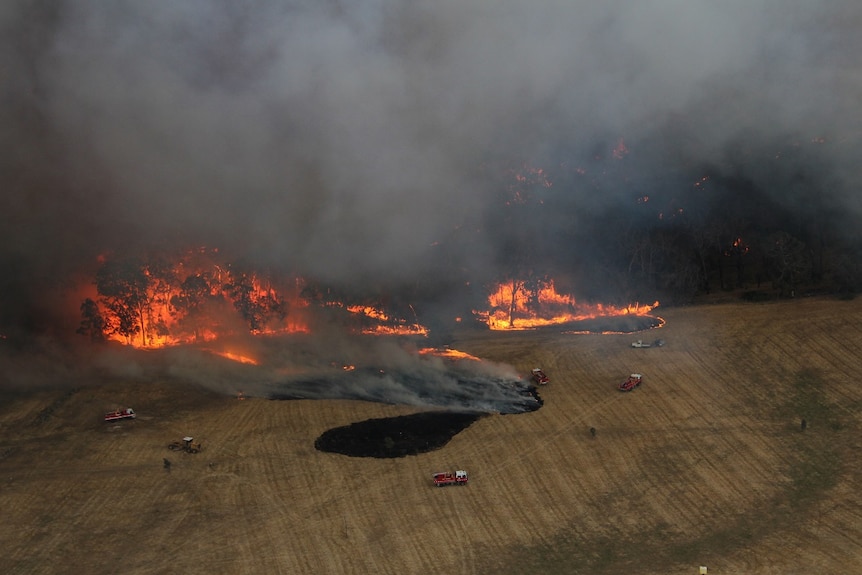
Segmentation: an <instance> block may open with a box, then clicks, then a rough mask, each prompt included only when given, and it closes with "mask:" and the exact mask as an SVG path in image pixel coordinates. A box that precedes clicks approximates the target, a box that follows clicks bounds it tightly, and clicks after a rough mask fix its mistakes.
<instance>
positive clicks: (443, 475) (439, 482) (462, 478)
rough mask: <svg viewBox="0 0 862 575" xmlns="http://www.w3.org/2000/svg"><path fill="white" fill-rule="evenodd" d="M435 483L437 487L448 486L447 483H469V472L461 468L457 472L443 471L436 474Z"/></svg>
mask: <svg viewBox="0 0 862 575" xmlns="http://www.w3.org/2000/svg"><path fill="white" fill-rule="evenodd" d="M434 485H436V486H437V487H446V486H447V485H467V472H466V471H464V470H463V469H459V470H458V471H456V472H455V473H452V472H451V471H441V472H439V473H435V474H434Z"/></svg>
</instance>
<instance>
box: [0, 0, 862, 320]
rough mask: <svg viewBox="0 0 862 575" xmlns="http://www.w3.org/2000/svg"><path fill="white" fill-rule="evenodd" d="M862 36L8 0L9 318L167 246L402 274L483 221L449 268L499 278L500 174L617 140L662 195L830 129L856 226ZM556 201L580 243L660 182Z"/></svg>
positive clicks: (755, 22) (641, 20)
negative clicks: (76, 282)
mask: <svg viewBox="0 0 862 575" xmlns="http://www.w3.org/2000/svg"><path fill="white" fill-rule="evenodd" d="M860 25H862V5H860V4H859V3H858V2H856V1H853V0H836V1H832V2H808V1H803V0H746V1H743V0H733V1H726V2H721V3H717V2H709V1H706V0H689V1H681V0H656V1H653V2H637V3H633V2H621V1H608V2H587V1H582V0H576V1H548V2H527V1H519V0H513V1H506V2H483V1H479V0H467V1H464V0H458V1H457V2H436V3H434V4H433V6H430V7H429V6H423V5H416V4H414V3H409V2H398V1H385V0H363V1H359V2H340V1H335V0H331V1H327V2H316V1H315V2H311V1H299V0H297V1H293V2H281V1H267V0H262V1H243V2H232V1H221V2H181V3H174V2H162V3H152V2H132V1H125V0H117V1H114V2H110V3H97V4H96V3H91V2H84V1H74V0H73V1H66V2H63V1H48V0H43V1H26V2H25V1H11V2H5V3H4V4H3V5H2V7H0V30H2V35H0V38H2V40H0V46H2V51H0V59H2V60H0V61H2V65H3V69H4V71H5V74H4V75H5V77H6V81H5V82H4V85H3V88H2V92H0V114H2V121H3V125H4V130H3V131H2V133H0V138H2V146H3V154H2V158H0V178H2V179H0V183H2V186H3V200H2V210H0V218H2V221H0V237H2V242H0V265H2V266H3V269H4V272H3V278H2V280H0V295H2V298H0V300H2V303H0V312H2V313H0V325H2V324H7V325H9V324H14V323H26V322H28V321H32V316H33V315H40V314H41V315H44V314H49V313H50V312H51V311H52V309H53V306H54V305H60V304H59V303H56V304H55V303H54V302H53V301H45V300H44V299H43V297H42V294H43V293H44V290H45V289H48V288H51V289H52V290H56V289H57V288H58V287H59V288H64V287H67V286H65V285H64V284H63V280H64V279H72V278H75V279H77V277H78V276H77V275H76V274H78V273H79V272H80V273H87V272H89V271H91V270H92V268H93V266H94V264H95V261H96V258H97V256H98V255H100V254H103V253H106V252H109V251H112V252H116V253H123V252H131V251H134V250H137V249H142V248H149V247H152V246H158V245H162V244H165V245H172V246H177V245H181V246H186V245H189V246H197V245H208V246H218V247H220V248H221V249H222V250H226V251H229V252H230V253H231V254H232V255H233V256H235V257H238V258H244V259H246V260H249V261H252V262H254V263H256V264H259V265H261V266H266V267H267V268H269V269H283V270H285V271H286V272H290V273H302V274H309V275H312V276H315V277H319V278H322V279H324V280H333V281H342V282H347V281H350V280H351V278H357V277H369V276H374V277H383V278H388V279H391V280H392V281H394V282H398V281H409V279H410V278H411V277H412V276H414V275H417V274H421V273H423V272H425V271H426V270H425V269H424V268H425V266H427V265H428V262H429V261H431V259H432V258H433V256H434V255H435V249H436V248H435V246H437V245H439V242H446V241H447V240H448V239H449V238H451V237H453V235H455V234H456V233H458V230H473V229H479V228H481V229H484V230H485V232H484V233H483V234H481V235H477V236H475V237H473V238H472V239H471V241H470V242H465V243H464V245H463V249H459V250H453V252H452V254H451V255H450V256H449V257H451V258H454V259H455V260H456V261H454V262H451V265H452V266H453V267H457V266H459V265H460V266H463V267H481V266H482V265H485V263H486V262H490V261H493V259H494V256H495V255H496V254H497V253H498V251H499V250H500V249H501V248H500V246H499V244H498V243H497V241H496V239H497V238H496V235H495V233H494V231H493V230H494V226H493V225H492V219H491V216H492V214H493V212H492V211H491V208H490V207H489V206H493V205H494V204H493V199H494V198H495V197H496V196H495V195H494V194H495V193H496V188H497V187H498V186H499V183H500V182H499V180H495V179H494V178H488V177H485V176H487V173H484V172H483V170H482V168H481V167H482V166H496V165H500V164H506V163H507V162H531V163H532V164H533V165H539V166H542V165H551V164H554V165H559V164H560V163H568V164H570V165H571V166H572V167H575V166H580V165H582V164H583V165H585V166H586V169H587V170H589V169H591V166H590V165H589V162H590V161H591V159H593V158H595V157H596V155H597V154H599V153H600V154H604V155H610V150H611V149H612V148H613V146H614V145H615V144H616V143H617V142H618V141H619V140H620V139H621V138H624V139H625V142H626V144H627V146H628V149H629V151H630V155H629V158H627V161H630V162H631V164H632V166H630V168H629V169H630V170H632V171H633V172H636V173H639V174H641V175H642V177H643V181H655V179H656V178H659V179H660V178H661V177H662V176H661V174H663V173H666V172H667V173H674V170H677V169H679V167H680V166H698V165H712V166H723V165H725V164H726V163H728V162H731V161H733V162H735V163H736V166H735V167H734V168H733V171H734V172H739V171H740V170H741V171H743V172H745V176H746V177H747V178H749V179H751V180H753V181H755V182H760V183H763V182H764V181H766V180H767V179H768V178H770V177H772V175H773V170H774V168H771V167H770V168H767V167H765V166H764V165H763V164H762V163H759V162H761V160H762V159H763V158H771V157H774V156H775V154H776V150H778V149H780V148H782V147H785V148H786V147H787V146H788V145H790V143H791V142H794V141H799V142H802V143H803V144H805V145H807V144H808V142H810V141H811V140H812V139H814V138H822V139H823V141H825V142H826V144H825V145H828V146H830V147H829V148H828V149H825V151H823V152H822V153H816V154H807V155H805V156H804V158H803V159H802V160H800V162H801V163H803V164H804V166H802V167H799V166H795V167H794V168H793V170H796V169H797V168H799V169H802V168H805V169H804V171H805V174H806V177H808V178H809V180H811V179H813V180H814V181H815V184H814V185H819V184H821V183H822V185H824V186H826V185H828V186H829V187H830V190H831V193H833V194H834V201H835V202H836V205H837V207H838V208H839V209H840V210H842V211H844V212H846V213H849V214H851V215H856V216H858V215H859V213H860V211H862V206H860V200H859V195H858V194H855V195H854V192H855V189H856V188H855V186H856V184H857V177H858V175H857V170H856V164H855V162H856V159H855V156H856V151H857V150H858V142H859V130H860V123H859V114H858V106H859V102H860V99H859V97H860V94H862V86H860V83H862V75H860V72H862V69H860V67H861V66H862V63H860V61H859V59H858V57H857V55H858V54H859V53H860V51H862V40H860V36H859V34H858V30H859V29H860ZM740 155H741V156H742V157H743V161H741V162H740V161H739V157H740ZM745 158H751V165H750V166H746V165H745V161H744V159H745ZM740 164H742V165H743V167H741V168H740V167H739V166H740ZM719 169H720V168H719ZM782 169H783V168H779V169H777V171H778V173H779V175H780V174H781V173H782ZM784 171H785V172H788V170H787V169H784ZM629 173H632V172H629ZM651 178H652V179H651ZM560 188H561V187H558V188H557V189H556V190H555V193H559V194H563V193H569V194H571V198H570V199H569V200H567V203H566V205H568V206H571V207H572V209H571V210H570V211H566V212H565V213H563V214H556V215H557V219H556V220H553V221H554V222H555V223H556V222H565V225H566V226H568V227H569V228H577V227H578V226H579V225H581V223H582V222H585V221H586V220H587V219H588V218H589V217H591V215H592V214H595V213H597V212H600V211H602V210H612V209H615V208H616V206H618V205H620V204H621V203H623V202H631V201H632V197H633V196H634V195H637V194H638V193H641V194H643V193H651V192H653V190H650V189H644V190H632V189H630V188H627V187H619V186H605V187H602V188H601V190H600V191H598V192H597V191H596V189H595V188H594V187H590V186H581V187H571V188H569V189H560ZM777 188H778V189H772V190H768V193H769V194H770V195H772V196H774V197H776V198H779V199H780V198H781V194H782V193H783V189H781V187H780V186H777ZM686 193H691V192H690V191H686V190H679V194H683V195H685V194H686ZM679 194H677V195H679ZM678 201H679V202H686V201H687V202H689V203H692V202H700V201H705V200H703V199H702V198H698V197H695V196H691V197H683V198H682V199H678ZM555 225H556V224H555ZM554 231H555V229H551V230H547V232H548V233H549V234H553V233H554ZM62 303H63V304H64V305H65V304H66V303H67V302H66V301H65V300H64V301H63V302H62ZM72 305H73V306H75V305H76V304H74V303H73V304H72ZM73 309H76V307H73Z"/></svg>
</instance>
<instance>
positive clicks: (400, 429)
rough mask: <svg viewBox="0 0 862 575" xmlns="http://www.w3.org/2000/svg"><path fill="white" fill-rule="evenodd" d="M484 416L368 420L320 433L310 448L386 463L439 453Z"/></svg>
mask: <svg viewBox="0 0 862 575" xmlns="http://www.w3.org/2000/svg"><path fill="white" fill-rule="evenodd" d="M485 415H487V414H483V413H453V412H446V411H439V412H438V411H430V412H424V413H414V414H412V415H402V416H399V417H385V418H380V419H368V420H366V421H360V422H358V423H351V424H350V425H346V426H343V427H336V428H334V429H330V430H328V431H326V432H324V433H323V434H322V435H321V436H320V437H318V438H317V441H315V442H314V447H315V448H316V449H318V450H319V451H325V452H328V453H340V454H342V455H347V456H350V457H376V458H379V459H387V458H398V457H405V456H407V455H418V454H420V453H427V452H429V451H434V450H436V449H440V448H441V447H443V446H444V445H446V444H447V443H449V441H450V440H451V439H452V438H453V437H455V436H456V435H457V434H459V433H460V432H462V431H464V430H465V429H467V428H468V427H470V425H472V424H473V423H474V422H475V421H477V420H478V419H479V418H481V417H484V416H485Z"/></svg>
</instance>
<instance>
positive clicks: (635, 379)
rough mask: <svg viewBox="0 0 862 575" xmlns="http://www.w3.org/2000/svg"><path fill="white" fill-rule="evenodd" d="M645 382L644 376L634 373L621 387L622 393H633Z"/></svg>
mask: <svg viewBox="0 0 862 575" xmlns="http://www.w3.org/2000/svg"><path fill="white" fill-rule="evenodd" d="M643 381H644V376H643V375H642V374H640V373H633V374H631V375H630V376H628V378H626V380H625V381H623V382H622V383H621V384H620V385H619V390H620V391H632V390H633V389H635V388H636V387H640V384H642V383H643Z"/></svg>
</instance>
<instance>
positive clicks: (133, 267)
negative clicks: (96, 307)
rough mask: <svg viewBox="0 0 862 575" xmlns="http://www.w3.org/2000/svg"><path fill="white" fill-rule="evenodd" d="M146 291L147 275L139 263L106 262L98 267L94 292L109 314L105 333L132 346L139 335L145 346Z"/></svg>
mask: <svg viewBox="0 0 862 575" xmlns="http://www.w3.org/2000/svg"><path fill="white" fill-rule="evenodd" d="M149 288H150V279H149V275H148V274H147V273H146V270H145V268H144V266H143V263H142V262H140V261H138V260H135V259H127V260H116V261H115V260H108V261H107V262H105V264H104V265H102V267H101V268H99V271H98V272H97V273H96V289H97V290H98V292H99V295H100V296H101V302H102V303H103V304H104V305H105V306H106V307H107V309H108V311H109V312H110V314H109V316H108V319H107V321H106V322H105V325H106V328H107V333H108V334H113V333H115V334H119V335H120V336H122V337H123V338H125V340H126V343H131V340H132V338H134V337H135V336H136V335H137V334H139V333H140V334H141V345H146V342H147V337H146V335H147V334H146V324H145V321H146V320H145V318H146V317H147V315H148V314H147V310H148V304H149V295H148V290H149Z"/></svg>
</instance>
